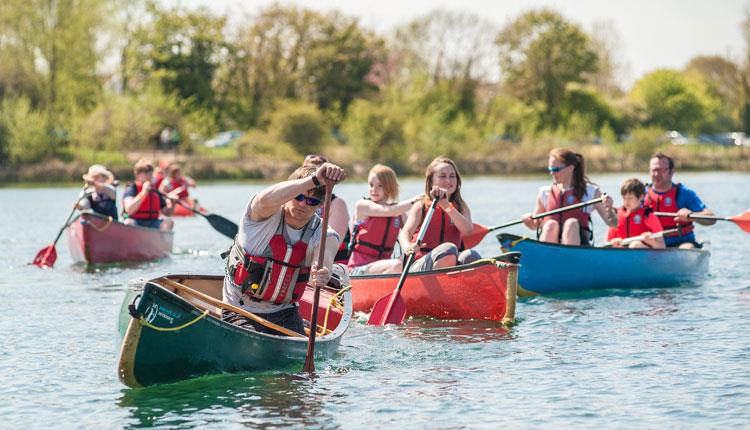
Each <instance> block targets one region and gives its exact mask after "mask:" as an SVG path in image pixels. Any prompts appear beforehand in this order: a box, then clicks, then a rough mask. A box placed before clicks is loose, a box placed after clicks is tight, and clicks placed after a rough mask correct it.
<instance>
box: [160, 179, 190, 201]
mask: <svg viewBox="0 0 750 430" xmlns="http://www.w3.org/2000/svg"><path fill="white" fill-rule="evenodd" d="M164 180H165V181H167V182H166V183H167V186H166V191H167V192H170V191H172V190H176V189H177V188H179V187H183V188H182V191H180V193H179V194H177V197H179V198H180V199H186V198H188V195H189V193H188V190H187V189H188V186H187V181H186V180H185V178H182V179H181V180H179V181H177V180H175V179H172V178H164Z"/></svg>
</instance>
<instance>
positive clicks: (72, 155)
mask: <svg viewBox="0 0 750 430" xmlns="http://www.w3.org/2000/svg"><path fill="white" fill-rule="evenodd" d="M742 28H743V30H744V32H745V37H746V39H748V40H750V21H748V20H747V19H746V20H745V22H744V23H743V24H742ZM616 42H617V35H616V34H614V33H612V31H611V26H609V27H608V26H607V25H606V23H605V24H604V25H599V26H598V27H595V28H593V29H592V30H591V31H589V32H587V31H586V30H584V29H583V28H582V27H581V26H580V25H578V24H577V23H575V22H572V21H570V20H568V19H566V18H565V17H563V16H562V15H561V14H560V13H558V12H556V11H554V10H551V9H536V10H530V11H528V12H525V13H523V14H521V15H520V16H518V17H516V18H515V19H513V20H512V21H510V22H508V23H507V24H505V25H498V23H495V22H491V21H488V20H486V19H484V18H482V17H480V16H477V15H474V14H470V13H461V12H448V11H443V10H436V11H433V12H430V13H427V14H425V15H423V16H421V17H418V18H416V19H415V20H413V21H412V22H409V23H407V24H405V25H403V26H401V27H398V28H396V29H394V30H393V31H392V32H390V33H388V34H377V33H375V32H373V31H371V30H368V29H367V28H365V27H363V26H362V25H360V23H359V22H358V21H357V19H356V18H354V17H351V16H347V15H345V14H342V13H339V12H331V13H320V12H316V11H313V10H310V9H306V8H304V7H299V6H289V5H284V6H282V5H273V6H270V7H267V8H264V9H261V10H259V11H257V13H255V14H254V15H253V16H252V17H250V18H249V19H247V20H243V21H242V24H240V25H238V26H231V27H230V26H229V25H228V19H227V17H226V16H221V15H216V14H214V13H212V12H210V11H209V10H207V9H203V8H198V9H190V10H188V9H184V8H170V7H166V6H164V5H162V4H160V3H158V2H152V1H143V0H135V1H128V2H113V1H110V0H44V1H42V0H6V1H5V2H4V3H3V5H2V6H0V161H1V162H2V164H4V165H6V166H18V165H24V164H28V163H35V162H39V161H42V160H48V159H50V158H57V159H60V160H63V161H70V160H81V161H102V160H101V159H102V157H106V158H107V160H108V161H109V162H113V161H112V160H123V157H122V155H121V154H123V153H125V152H127V151H134V150H139V149H147V148H152V147H153V146H154V144H155V142H156V141H157V139H158V135H159V132H160V131H161V130H162V129H163V128H164V127H171V128H174V129H176V130H179V132H180V135H181V136H183V143H181V147H182V148H183V150H185V151H188V152H190V151H194V152H195V151H197V152H206V151H207V150H206V149H205V148H203V147H202V146H201V145H199V144H198V142H199V141H200V140H201V139H202V138H205V137H209V136H211V135H212V134H214V133H216V132H217V131H221V130H230V129H238V130H245V131H247V133H246V134H245V135H244V137H243V138H241V139H240V140H239V141H238V142H237V143H236V145H234V147H233V148H232V149H231V153H230V154H224V156H228V157H240V158H243V159H257V158H263V157H265V158H268V159H294V158H296V157H300V156H301V155H302V154H305V153H309V152H315V151H320V150H321V149H323V148H330V147H334V148H337V151H338V152H337V153H339V154H342V155H341V157H344V158H347V157H348V158H349V159H350V160H355V161H356V160H363V161H366V162H368V163H369V162H386V163H389V164H391V165H394V166H395V167H396V168H400V169H401V170H406V171H409V170H410V169H409V166H410V165H414V164H424V161H425V160H429V159H431V158H432V157H433V156H435V155H437V154H445V155H448V156H452V157H455V158H457V159H459V160H460V159H470V158H472V157H474V158H477V159H482V158H486V157H493V156H497V155H498V154H500V153H502V152H504V151H506V150H507V149H508V148H513V147H518V146H519V145H520V146H524V145H526V146H527V147H533V146H539V145H541V143H540V142H545V141H550V140H554V141H563V142H566V143H572V144H587V143H592V142H596V143H603V144H605V145H618V142H620V141H621V140H622V139H623V136H641V137H643V136H646V138H645V139H646V140H649V139H652V140H654V139H658V138H659V136H661V135H663V131H664V130H673V129H674V130H679V131H682V132H685V133H692V134H699V133H716V132H721V131H730V130H743V131H750V61H748V60H750V57H749V56H748V55H747V53H745V55H744V57H743V58H742V59H741V60H734V59H730V58H726V57H722V56H710V57H696V58H693V59H692V60H691V61H690V62H689V63H688V64H687V65H686V66H685V67H684V68H683V69H680V70H677V69H660V70H655V71H652V72H650V73H647V74H645V75H644V76H641V77H640V78H639V79H638V80H637V81H636V82H635V84H634V85H633V86H632V87H631V88H627V89H626V88H622V86H621V84H620V82H619V79H618V72H619V70H620V68H621V65H620V64H619V63H618V62H617V58H618V57H617V56H618V50H617V49H618V47H617V43H616ZM626 140H627V139H626ZM636 140H637V139H636ZM636 149H637V148H636ZM643 152H644V153H645V152H648V148H646V149H645V150H643ZM206 154H207V155H211V154H209V153H208V152H206ZM115 162H116V161H115Z"/></svg>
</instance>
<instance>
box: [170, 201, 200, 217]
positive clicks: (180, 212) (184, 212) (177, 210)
mask: <svg viewBox="0 0 750 430" xmlns="http://www.w3.org/2000/svg"><path fill="white" fill-rule="evenodd" d="M182 203H184V204H185V205H187V206H190V207H195V206H194V205H195V202H194V201H192V200H191V201H185V200H183V201H182ZM196 209H198V211H199V212H200V213H202V214H207V213H208V211H207V210H206V208H204V207H203V206H201V205H198V207H197V208H196ZM172 216H195V213H193V211H191V210H190V209H188V208H186V207H185V206H183V205H181V204H178V203H175V205H174V212H173V213H172Z"/></svg>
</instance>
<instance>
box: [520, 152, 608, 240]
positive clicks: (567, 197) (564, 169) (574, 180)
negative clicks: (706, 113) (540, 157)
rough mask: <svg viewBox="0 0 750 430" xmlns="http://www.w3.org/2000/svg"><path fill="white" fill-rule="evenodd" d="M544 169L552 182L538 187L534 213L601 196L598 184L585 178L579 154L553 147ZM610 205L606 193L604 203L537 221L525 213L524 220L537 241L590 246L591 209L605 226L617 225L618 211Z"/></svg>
mask: <svg viewBox="0 0 750 430" xmlns="http://www.w3.org/2000/svg"><path fill="white" fill-rule="evenodd" d="M547 169H548V170H549V173H550V175H552V185H546V186H543V187H542V188H540V189H539V194H538V196H537V199H536V208H534V214H537V213H541V212H547V211H551V210H554V209H558V208H561V207H564V206H570V205H573V204H576V203H580V202H584V201H588V200H593V199H595V198H598V197H601V196H602V193H601V191H599V187H597V186H596V185H595V184H593V183H591V182H590V181H589V179H588V178H587V177H586V173H585V171H584V169H585V165H584V160H583V155H581V154H577V153H575V152H573V151H571V150H570V149H566V148H556V149H553V150H552V151H550V153H549V165H548V167H547ZM612 204H613V202H612V198H611V197H609V196H607V198H606V199H605V201H604V202H599V203H597V204H595V205H591V206H585V207H582V208H578V209H573V210H569V211H567V212H562V213H559V214H556V215H552V216H548V217H545V218H542V219H536V220H535V219H532V218H531V217H532V215H533V214H525V215H524V216H523V220H524V224H525V225H526V227H528V228H530V229H532V230H536V231H537V235H538V237H539V240H540V241H542V242H550V243H562V244H563V245H589V244H590V243H591V242H592V240H593V238H594V233H593V230H592V228H591V212H592V211H593V209H594V208H595V209H596V211H597V212H598V213H599V215H600V216H601V217H602V219H603V220H604V222H605V223H606V224H607V225H608V226H610V227H614V226H616V225H617V213H616V212H615V210H614V208H613V207H612Z"/></svg>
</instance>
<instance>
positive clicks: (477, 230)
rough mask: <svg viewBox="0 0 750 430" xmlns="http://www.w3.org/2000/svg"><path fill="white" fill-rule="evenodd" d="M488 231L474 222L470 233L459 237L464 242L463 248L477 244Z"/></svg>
mask: <svg viewBox="0 0 750 430" xmlns="http://www.w3.org/2000/svg"><path fill="white" fill-rule="evenodd" d="M489 231H490V229H488V228H487V227H485V226H483V225H481V224H474V229H473V231H472V232H471V234H470V235H468V236H464V237H462V238H461V240H462V241H463V243H464V249H471V248H473V247H475V246H477V245H479V242H481V241H482V239H484V236H486V235H487V233H488V232H489Z"/></svg>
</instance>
